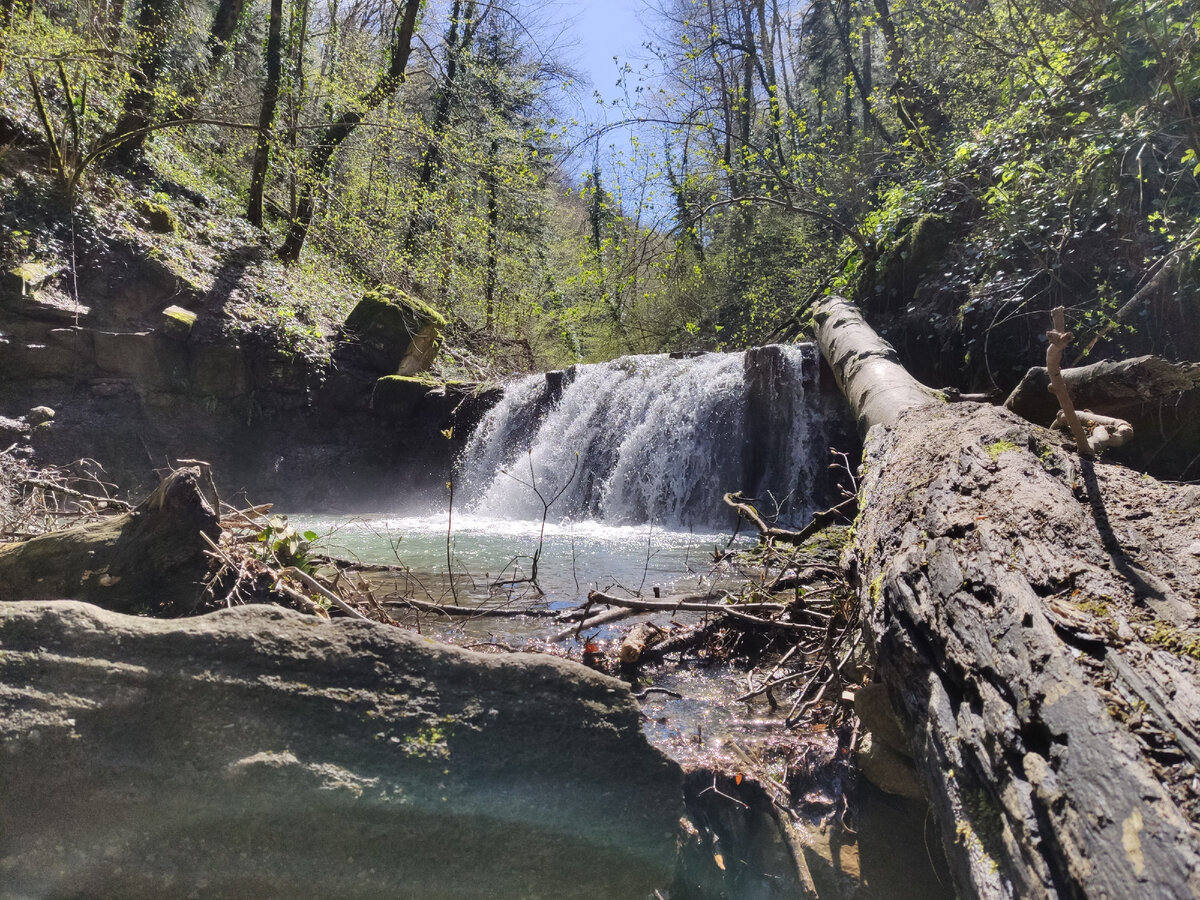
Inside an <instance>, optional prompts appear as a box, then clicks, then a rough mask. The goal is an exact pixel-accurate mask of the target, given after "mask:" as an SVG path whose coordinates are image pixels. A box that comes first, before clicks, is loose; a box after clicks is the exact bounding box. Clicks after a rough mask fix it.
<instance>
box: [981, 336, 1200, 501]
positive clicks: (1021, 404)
mask: <svg viewBox="0 0 1200 900" xmlns="http://www.w3.org/2000/svg"><path fill="white" fill-rule="evenodd" d="M1062 375H1063V380H1064V381H1065V382H1066V383H1067V389H1068V390H1069V391H1070V392H1071V399H1072V400H1073V401H1074V403H1075V405H1076V406H1077V407H1078V408H1080V409H1086V410H1090V411H1092V412H1094V413H1100V414H1102V415H1106V416H1115V417H1116V418H1119V419H1124V420H1126V421H1127V422H1129V423H1130V424H1131V425H1132V426H1133V433H1134V440H1133V441H1132V442H1130V443H1128V444H1126V445H1125V446H1123V447H1120V448H1117V449H1115V450H1113V451H1111V452H1109V453H1108V454H1106V457H1107V458H1108V459H1111V460H1115V461H1117V462H1122V463H1124V464H1126V465H1129V466H1132V467H1134V468H1136V469H1142V470H1143V471H1146V472H1149V473H1150V474H1151V475H1154V476H1155V477H1156V478H1171V479H1177V480H1181V481H1183V480H1194V479H1195V478H1196V476H1197V474H1198V473H1200V363H1174V362H1169V361H1168V360H1165V359H1162V358H1161V357H1158V356H1138V357H1134V358H1133V359H1124V360H1120V361H1113V360H1101V361H1100V362H1096V363H1092V364H1091V365H1088V366H1079V367H1077V368H1070V369H1063V373H1062ZM1049 384H1050V379H1049V376H1048V375H1047V372H1046V369H1045V368H1043V367H1040V366H1039V367H1035V368H1032V369H1030V370H1029V371H1028V372H1027V373H1026V374H1025V377H1024V378H1023V379H1022V380H1021V383H1020V384H1019V385H1017V387H1016V388H1014V389H1013V392H1012V393H1011V394H1010V395H1009V397H1008V399H1007V400H1005V401H1004V405H1005V407H1007V408H1008V409H1011V410H1012V411H1013V412H1015V413H1017V414H1018V415H1021V416H1024V417H1025V418H1026V419H1029V421H1031V422H1036V423H1037V424H1039V425H1049V424H1050V423H1051V422H1052V421H1054V416H1055V413H1056V412H1058V403H1057V402H1056V401H1055V399H1054V396H1053V395H1052V394H1051V393H1050V391H1049V390H1048V387H1049Z"/></svg>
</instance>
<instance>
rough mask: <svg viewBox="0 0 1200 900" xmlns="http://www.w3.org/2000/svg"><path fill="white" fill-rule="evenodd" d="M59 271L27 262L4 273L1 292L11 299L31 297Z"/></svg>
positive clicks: (0, 281) (0, 284) (42, 264)
mask: <svg viewBox="0 0 1200 900" xmlns="http://www.w3.org/2000/svg"><path fill="white" fill-rule="evenodd" d="M59 271H60V270H59V269H57V268H54V267H52V266H48V265H45V264H44V263H39V262H33V261H31V260H30V261H26V262H23V263H21V264H20V265H19V266H13V267H12V268H11V269H9V270H8V271H6V272H5V273H4V275H3V278H2V279H0V290H2V291H3V292H4V294H6V295H7V296H9V297H25V296H31V295H33V294H34V293H36V292H37V291H38V290H40V289H41V288H43V287H45V286H46V284H48V283H49V281H50V279H52V278H53V277H54V276H55V275H57V274H58V273H59Z"/></svg>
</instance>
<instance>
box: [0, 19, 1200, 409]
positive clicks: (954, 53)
mask: <svg viewBox="0 0 1200 900" xmlns="http://www.w3.org/2000/svg"><path fill="white" fill-rule="evenodd" d="M147 2H149V0H147ZM493 6H494V4H482V3H479V2H470V0H457V2H452V3H449V4H443V5H440V6H439V5H430V6H428V7H427V9H426V12H425V15H424V17H423V19H422V20H421V23H420V30H421V35H420V40H418V41H417V42H416V43H415V44H414V47H415V48H416V49H415V51H414V52H415V53H416V54H417V56H418V57H419V58H418V59H415V60H414V66H413V67H410V68H413V70H414V71H417V70H419V71H420V73H421V75H422V77H419V78H417V77H412V78H409V79H408V80H407V81H406V82H404V83H403V84H402V85H401V86H400V87H399V89H398V90H397V91H396V92H395V93H394V95H392V96H390V97H389V99H388V101H387V102H383V103H380V104H379V105H377V106H372V107H371V108H370V109H368V108H366V107H365V106H364V105H363V100H362V98H363V97H364V86H369V85H372V84H375V83H376V82H377V80H378V79H379V77H380V75H381V73H382V72H384V71H385V69H386V66H387V63H388V54H389V46H390V43H389V42H390V33H389V29H390V23H389V22H387V21H385V20H384V19H380V18H379V17H378V15H376V12H375V11H373V10H374V8H373V7H370V5H369V4H368V5H367V6H365V7H364V6H363V5H361V4H312V3H304V2H299V0H295V2H292V0H289V2H286V3H285V15H284V22H283V32H284V48H283V56H284V65H283V72H284V78H283V82H282V84H281V86H280V102H279V107H278V111H277V115H276V116H275V119H274V124H273V126H272V128H271V130H270V134H269V141H270V145H271V159H272V168H271V169H270V171H269V173H268V179H267V184H266V196H267V210H268V213H267V222H266V226H267V227H266V231H265V232H262V233H256V234H255V235H254V236H253V237H252V238H246V237H245V236H244V235H234V234H228V233H222V230H223V229H222V226H220V225H213V224H212V223H213V222H215V221H216V220H218V219H219V218H220V215H218V214H219V213H220V214H222V215H223V214H227V213H228V212H229V211H231V210H240V209H241V208H243V207H244V200H245V195H246V192H247V190H248V178H249V166H248V160H249V158H250V156H251V153H252V149H253V146H254V142H255V130H254V128H253V127H246V126H247V124H248V123H251V122H252V121H253V120H254V119H255V116H254V115H253V111H255V110H257V109H258V108H259V104H260V102H261V95H262V88H263V82H264V77H265V76H264V59H263V45H264V39H265V35H266V27H267V23H266V4H261V3H250V4H247V6H246V10H245V12H244V14H243V16H242V19H241V21H240V22H239V23H238V27H237V28H236V29H235V30H234V31H233V32H232V33H231V34H230V35H229V36H228V41H227V43H225V44H223V45H222V47H223V52H222V53H214V45H213V42H212V29H213V27H214V25H215V20H214V11H215V7H216V3H215V0H197V2H188V3H179V4H171V10H172V12H171V15H169V16H167V17H166V18H164V20H163V25H162V27H161V28H159V29H158V30H154V29H150V30H149V31H147V26H145V23H144V22H143V20H142V18H141V12H142V11H143V10H144V9H146V8H147V7H146V6H145V5H144V4H129V7H130V8H129V10H128V11H127V13H126V14H125V15H124V17H123V18H117V19H113V18H111V17H109V18H106V16H110V15H111V13H112V11H113V10H114V9H118V8H120V9H123V7H122V6H120V5H119V4H99V5H97V4H66V3H51V4H35V5H34V6H33V7H32V10H33V11H32V15H30V16H15V17H13V18H12V20H11V22H10V23H9V24H8V25H7V27H5V28H4V30H3V34H2V35H0V38H2V39H0V58H2V59H3V67H2V74H0V113H2V114H3V120H4V127H5V129H6V130H12V131H13V132H14V133H17V134H19V135H20V136H21V138H22V140H25V141H26V145H27V146H28V147H32V148H35V149H36V154H35V155H36V156H37V157H38V158H39V159H42V158H44V159H45V160H46V162H47V164H48V172H49V174H50V176H51V180H52V181H53V182H54V183H57V184H58V185H59V187H60V188H65V189H66V191H65V194H66V196H67V199H68V201H69V202H68V204H67V208H68V209H70V210H76V208H77V206H78V209H79V211H80V213H81V214H83V213H85V212H87V210H85V209H84V207H86V206H87V204H91V205H92V206H91V210H90V211H91V212H92V213H93V214H94V215H96V216H97V217H101V216H104V215H108V216H109V218H112V217H113V215H115V214H114V213H112V212H111V210H110V209H109V207H110V206H114V205H115V206H120V205H121V203H122V202H123V203H125V204H127V206H126V208H127V207H128V205H131V204H133V203H134V202H135V201H134V200H133V199H132V198H131V197H128V196H121V195H122V189H121V188H119V187H114V183H113V181H112V179H111V177H110V176H109V175H108V174H107V173H105V172H104V167H105V166H106V165H108V166H110V167H112V169H111V171H119V172H120V173H121V174H122V176H125V175H131V174H132V175H133V177H134V178H135V179H137V180H138V181H139V183H138V184H137V185H136V189H135V191H134V194H135V195H136V196H137V197H138V198H140V199H138V200H137V201H136V203H137V204H140V205H139V206H138V207H136V208H139V209H140V210H141V214H142V216H143V217H144V220H145V221H142V220H139V221H133V220H134V217H133V216H130V217H129V218H128V219H127V220H123V221H122V223H121V226H122V227H123V228H126V227H127V228H128V229H132V230H133V231H136V232H139V233H138V234H137V235H136V237H137V240H139V241H140V242H142V244H147V243H148V242H149V240H150V239H148V238H147V237H146V236H145V235H144V234H141V233H140V232H142V231H143V230H144V228H145V226H146V224H147V222H149V224H150V226H151V228H152V229H154V230H156V231H157V232H159V233H160V235H161V239H154V240H153V243H152V244H151V247H150V249H151V250H152V251H154V252H157V253H159V254H161V256H162V258H163V259H164V260H165V261H166V262H168V263H169V265H170V267H171V268H172V270H173V271H175V272H178V273H181V276H183V277H187V278H189V279H190V280H191V281H192V282H193V283H196V284H199V283H201V282H202V281H203V280H204V276H203V274H202V270H203V269H204V267H205V266H206V265H208V264H209V263H211V262H212V261H213V258H214V257H215V256H216V255H219V253H222V252H225V251H231V250H234V249H237V248H238V247H243V246H245V244H246V243H248V242H261V243H262V244H263V245H264V246H265V245H272V244H275V245H277V244H278V242H279V240H280V239H281V237H282V235H283V233H285V231H286V230H287V227H288V225H289V224H290V222H291V221H292V219H293V218H294V217H295V216H296V215H297V212H298V210H297V197H298V196H300V195H302V194H303V193H304V192H305V190H306V188H310V187H313V186H314V185H313V184H307V183H306V182H305V178H306V176H305V174H304V173H305V172H306V171H307V167H306V166H307V161H308V160H310V159H311V158H312V156H313V154H314V152H315V151H319V150H320V149H321V148H320V144H319V142H320V140H321V135H322V134H324V133H325V132H324V130H325V128H326V127H327V126H328V125H329V124H330V121H331V117H332V116H334V115H336V114H338V113H340V112H341V111H345V110H349V111H356V112H359V113H361V114H362V115H363V116H364V119H363V121H362V123H361V126H360V127H358V128H357V129H356V130H355V131H354V132H353V134H352V135H351V136H350V137H349V138H348V139H347V140H346V141H345V142H344V143H343V144H341V145H339V146H338V149H337V155H336V157H335V159H334V164H333V166H332V168H331V170H330V171H329V173H327V176H328V177H327V178H324V177H323V178H322V180H321V183H320V185H316V186H318V187H320V188H321V191H320V193H321V194H322V196H323V198H324V199H323V203H322V205H321V208H320V210H319V212H318V216H317V219H316V221H315V224H314V226H313V230H312V232H311V239H310V241H309V242H308V244H307V245H306V251H305V252H306V256H305V257H304V258H303V259H302V260H301V263H300V265H298V266H292V267H290V268H289V269H288V270H284V269H282V268H278V269H277V268H275V267H274V266H272V265H271V264H270V263H268V262H266V261H265V260H264V259H259V260H256V263H255V265H254V266H252V267H251V270H250V272H249V273H248V274H247V276H246V278H244V279H243V280H242V282H241V283H240V285H239V288H238V290H237V291H236V292H235V293H234V294H233V296H231V299H230V302H229V303H228V304H227V306H226V313H227V315H228V317H229V320H228V322H227V323H226V327H227V330H228V331H231V332H233V333H234V334H237V335H238V336H255V337H261V338H263V339H265V340H270V341H274V342H276V343H278V344H279V345H281V346H283V347H284V348H285V349H286V351H287V352H290V353H295V354H301V355H305V356H311V357H320V356H322V355H323V354H325V353H327V351H328V345H329V337H330V336H331V335H332V334H333V333H335V332H336V330H337V328H338V327H339V326H340V325H341V322H342V320H343V319H344V317H345V315H346V314H347V313H348V312H349V309H350V307H351V306H352V304H353V302H354V300H355V299H356V297H357V296H361V294H362V293H363V292H364V291H365V290H366V289H369V288H371V287H375V286H377V285H380V284H393V285H396V286H397V288H398V289H399V290H401V291H403V292H404V293H405V294H406V295H410V296H412V297H413V298H419V301H420V302H423V303H426V304H428V305H429V306H430V307H431V308H432V309H433V310H435V311H436V312H437V313H438V314H439V315H442V316H444V317H445V319H446V322H447V325H446V329H447V345H446V348H445V349H444V350H443V351H442V357H441V359H440V361H439V365H440V366H441V368H442V371H443V372H444V373H445V374H453V375H461V376H463V377H480V376H481V374H483V373H484V372H485V371H486V370H487V369H488V368H489V367H492V368H500V369H505V370H507V369H511V368H532V367H537V366H562V365H566V364H569V363H572V362H577V361H588V360H595V359H600V358H607V357H611V356H614V355H617V354H619V353H623V352H630V351H658V350H665V349H687V348H735V347H739V346H744V345H747V344H751V343H757V342H761V341H764V340H773V339H779V338H781V337H792V336H796V335H798V334H800V333H802V332H803V330H804V328H805V327H806V326H805V309H806V307H807V306H808V305H809V304H810V303H811V301H812V300H813V298H815V297H818V296H820V295H821V294H823V293H825V292H827V291H834V290H837V291H844V292H848V293H850V294H852V295H853V296H854V298H855V299H856V300H857V301H859V302H860V303H861V304H862V305H863V306H864V307H866V308H867V309H868V310H869V311H870V312H872V313H873V314H875V315H876V316H879V317H880V320H881V322H882V323H883V327H884V328H885V329H887V330H888V337H889V339H891V340H892V341H893V343H895V344H896V345H897V347H898V348H901V350H902V352H904V353H906V354H907V355H908V356H910V357H911V358H912V359H914V360H916V362H917V364H918V366H920V365H924V366H926V371H919V372H918V374H922V375H925V376H927V377H928V378H931V379H938V383H949V382H951V381H955V382H958V383H959V384H960V385H961V386H963V387H968V388H978V387H987V388H1004V387H1007V386H1009V385H1010V384H1011V382H1012V380H1013V379H1014V378H1015V377H1016V375H1017V374H1019V373H1020V372H1023V371H1024V370H1025V368H1026V367H1027V366H1028V365H1029V364H1031V363H1033V362H1036V361H1037V359H1038V357H1039V356H1040V355H1041V354H1042V353H1044V344H1043V343H1042V342H1041V335H1042V333H1043V332H1044V331H1045V328H1046V322H1047V316H1046V313H1047V311H1048V310H1049V309H1050V308H1052V307H1053V306H1056V305H1060V304H1061V305H1065V306H1067V307H1068V315H1069V318H1070V325H1071V328H1072V330H1074V331H1075V333H1076V335H1077V341H1076V345H1075V346H1076V347H1078V348H1080V352H1081V354H1082V353H1086V351H1087V348H1089V347H1092V346H1093V344H1094V345H1095V349H1094V350H1093V351H1092V352H1093V353H1096V352H1100V351H1101V350H1103V351H1105V352H1112V353H1130V352H1135V351H1148V350H1155V351H1156V352H1164V353H1167V354H1168V355H1176V356H1189V355H1195V353H1196V352H1198V347H1200V326H1197V325H1196V323H1195V321H1194V320H1195V318H1196V315H1195V312H1194V310H1195V308H1196V304H1197V299H1198V294H1197V290H1198V287H1197V268H1198V267H1197V265H1196V254H1197V248H1200V180H1198V179H1200V112H1197V110H1200V53H1197V52H1196V51H1197V47H1198V46H1200V25H1198V24H1197V23H1198V21H1200V16H1198V15H1197V9H1196V4H1195V2H1193V0H1161V2H1155V3H1149V4H1143V3H1141V2H1135V0H1083V2H1078V3H1077V2H1069V3H1068V2H1065V0H982V2H978V0H889V2H882V0H877V2H871V3H866V2H862V3H833V2H829V0H779V2H778V3H775V4H770V5H764V4H754V3H749V2H741V3H727V2H726V3H721V4H717V3H714V2H711V0H666V2H664V3H661V4H658V5H657V17H658V21H657V27H656V28H655V34H656V35H657V37H656V40H655V41H653V42H651V45H650V48H649V50H650V53H651V55H652V57H653V60H654V61H653V63H652V65H651V67H650V69H649V70H648V74H646V75H645V76H641V78H642V80H641V81H636V80H635V78H634V75H633V74H632V69H630V70H628V71H627V80H628V83H627V84H626V88H627V93H628V95H629V97H631V98H633V103H632V105H631V107H630V109H629V110H628V111H629V112H630V113H631V114H632V115H634V116H638V117H641V118H642V119H643V120H644V124H643V126H642V128H641V129H639V131H638V133H637V135H636V137H635V138H634V140H633V141H632V147H631V150H630V152H629V153H628V154H627V155H624V156H622V155H620V154H616V153H613V154H609V155H607V156H605V155H603V154H599V153H598V155H597V159H598V160H599V161H598V162H594V163H593V164H592V165H590V166H588V168H589V171H588V172H587V173H586V174H584V175H582V176H574V175H572V174H571V173H570V171H569V170H568V168H567V165H566V164H565V163H564V157H565V145H566V143H567V142H566V140H564V136H565V135H566V134H567V129H568V126H567V125H566V124H565V123H564V122H563V120H562V117H561V116H560V115H559V114H558V112H557V110H556V109H555V104H556V102H557V94H556V92H557V91H558V90H559V88H560V85H561V84H562V83H563V82H565V81H567V80H569V76H570V73H569V71H567V70H566V68H565V67H564V66H562V65H561V64H560V63H558V62H556V60H555V59H554V52H553V49H552V48H551V49H550V50H548V49H547V46H546V45H545V44H544V43H543V41H545V39H546V37H547V34H548V31H547V30H546V29H541V30H539V25H538V22H537V14H536V11H535V10H533V9H532V8H526V7H518V6H516V5H505V4H502V9H501V10H500V11H496V10H494V9H493ZM368 7H370V8H369V9H368ZM501 13H503V14H501ZM146 21H149V20H146ZM139 28H140V29H141V30H139ZM151 31H153V34H152V33H151ZM414 67H415V68H414ZM139 105H140V106H144V107H145V110H144V112H145V114H146V115H147V116H148V117H149V122H150V125H149V131H148V132H147V140H146V144H145V152H144V153H143V154H142V155H141V157H140V160H136V162H137V165H134V166H133V167H132V168H128V167H126V168H120V167H119V166H118V164H117V160H116V156H117V155H118V153H117V151H118V150H119V148H120V139H121V138H122V135H121V134H120V133H119V132H120V128H121V123H122V122H128V121H129V120H130V115H129V114H130V110H131V109H134V108H135V107H139ZM598 143H599V139H597V144H598ZM126 162H127V161H126ZM572 164H573V165H577V163H572ZM4 165H8V161H7V157H6V158H5V159H4V160H0V166H4ZM139 166H140V168H139ZM164 186H172V189H173V190H175V193H172V191H171V190H166V189H165V187H164ZM163 190H166V193H167V194H169V195H170V196H167V197H166V198H165V199H164V198H158V197H156V196H154V194H156V193H158V192H160V191H163ZM76 191H82V192H83V193H84V195H85V202H84V203H83V204H75V203H74V197H73V194H74V193H75V192H76ZM59 192H60V193H63V192H62V191H61V190H60V191H59ZM184 192H190V193H192V194H197V195H203V196H204V197H207V198H210V199H209V200H208V201H207V202H208V203H209V204H210V205H209V206H208V207H206V209H205V212H204V213H203V214H193V212H192V211H191V210H184V209H181V208H180V207H181V206H186V204H179V203H177V202H176V200H177V198H178V196H179V194H180V193H184ZM17 193H18V194H19V196H17V197H15V199H14V200H10V201H7V202H8V204H9V206H8V210H7V211H6V215H7V214H8V213H9V212H11V213H12V215H11V216H10V217H9V219H6V222H8V221H11V222H12V224H13V225H14V226H15V227H12V228H10V229H9V233H8V234H7V235H5V238H4V240H5V246H4V248H3V254H4V256H5V259H11V260H12V261H14V262H19V261H20V260H21V259H22V258H24V257H25V256H28V255H37V256H39V257H47V256H58V255H59V254H60V253H61V252H62V251H63V250H64V247H63V246H62V241H63V239H62V237H61V236H60V235H57V234H53V235H51V234H48V233H47V232H46V231H45V230H44V229H43V230H41V231H39V229H38V228H37V227H36V224H34V225H33V226H30V225H27V224H26V222H25V221H23V220H22V217H23V216H25V215H26V214H25V212H24V210H25V204H32V199H33V195H34V192H33V191H32V190H26V189H25V188H22V189H21V191H19V192H17ZM114 193H115V194H116V195H118V196H121V199H120V201H119V202H116V203H114V201H113V200H112V197H113V195H114ZM39 199H50V198H39ZM18 207H20V209H21V213H20V215H18V214H17V209H18ZM159 207H161V210H160V209H159ZM172 216H174V217H175V220H174V221H172V218H171V217H172ZM85 217H86V216H85ZM205 217H207V219H208V223H207V224H205V223H202V222H198V221H197V220H198V219H203V218H205ZM28 219H29V220H30V221H33V217H32V216H29V217H28ZM151 219H153V221H149V220H151ZM201 245H207V249H206V248H205V247H204V246H201ZM329 269H332V270H333V272H332V274H330V272H329V271H328V270H329ZM1139 292H1143V293H1139ZM1134 297H1138V298H1139V299H1138V301H1137V302H1136V303H1133V304H1131V303H1130V301H1131V298H1134Z"/></svg>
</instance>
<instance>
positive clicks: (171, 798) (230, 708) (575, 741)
mask: <svg viewBox="0 0 1200 900" xmlns="http://www.w3.org/2000/svg"><path fill="white" fill-rule="evenodd" d="M682 812H683V791H682V776H681V773H680V771H679V768H678V766H676V765H675V764H674V763H671V762H669V761H668V760H667V759H666V758H665V757H663V756H662V755H661V754H659V753H658V752H657V751H655V750H653V749H652V748H651V747H650V746H649V745H648V744H647V743H646V740H645V738H644V737H643V736H642V735H641V733H640V723H639V710H638V706H637V704H636V703H635V702H634V700H633V699H632V698H631V697H630V695H629V691H628V688H627V687H626V686H625V685H624V684H622V683H621V682H618V681H617V680H615V679H611V678H607V677H605V676H602V675H599V674H597V673H595V672H590V671H588V670H585V669H583V668H582V667H580V666H577V665H574V664H571V663H568V662H566V661H563V660H559V659H555V658H553V657H548V656H528V655H524V654H514V655H511V656H505V657H495V656H483V655H480V654H474V653H470V652H468V651H464V650H460V649H457V648H452V647H447V646H442V645H437V644H434V643H433V642H430V641H428V640H425V639H423V638H421V637H419V636H417V635H414V634H411V633H409V632H405V631H402V630H400V629H397V628H389V627H387V626H381V625H375V624H371V623H362V622H351V621H345V620H343V621H341V622H335V623H330V622H321V621H318V620H314V619H312V618H310V617H303V616H301V615H299V614H297V613H291V612H289V611H286V610H281V609H278V608H275V607H239V608H237V609H234V610H229V611H223V612H219V613H214V614H213V615H210V616H202V617H198V618H192V619H186V620H180V621H162V620H152V619H141V618H133V617H127V616H122V615H117V614H114V613H107V612H104V611H102V610H99V609H97V608H95V607H92V606H88V605H85V604H80V603H69V602H68V603H16V604H4V605H0V814H2V818H3V825H4V828H3V831H0V898H4V900H9V898H14V900H15V898H28V897H121V898H126V900H139V898H159V897H187V896H202V897H255V898H273V897H279V898H295V897H359V898H362V897H381V898H382V897H430V898H474V897H479V898H485V897H486V898H491V897H530V898H534V897H543V898H560V897H563V898H565V897H587V898H592V897H645V896H648V895H650V894H651V893H652V892H653V890H654V889H655V888H659V887H665V886H666V885H667V884H668V883H669V881H670V879H671V871H672V867H673V864H674V860H675V851H676V843H677V840H678V825H679V817H680V815H681V814H682Z"/></svg>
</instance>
